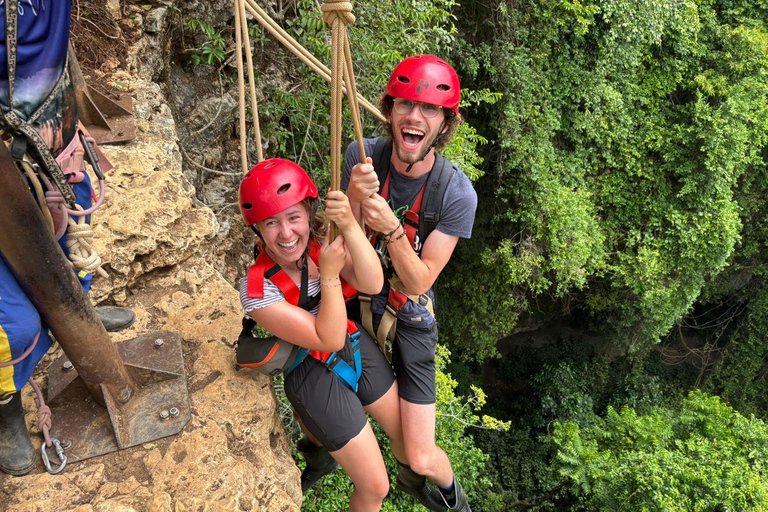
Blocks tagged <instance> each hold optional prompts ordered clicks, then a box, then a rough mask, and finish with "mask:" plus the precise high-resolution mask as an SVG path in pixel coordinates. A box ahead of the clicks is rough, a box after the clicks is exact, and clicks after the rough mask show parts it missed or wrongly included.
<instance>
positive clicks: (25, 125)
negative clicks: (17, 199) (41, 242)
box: [0, 0, 75, 209]
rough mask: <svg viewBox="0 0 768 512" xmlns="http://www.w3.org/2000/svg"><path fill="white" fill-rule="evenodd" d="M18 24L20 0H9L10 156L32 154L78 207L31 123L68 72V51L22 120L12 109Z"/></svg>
mask: <svg viewBox="0 0 768 512" xmlns="http://www.w3.org/2000/svg"><path fill="white" fill-rule="evenodd" d="M18 28H19V0H6V2H5V41H6V44H5V46H6V52H7V56H8V110H7V111H5V109H3V112H2V116H1V117H0V123H2V125H3V129H4V130H6V131H7V132H9V133H10V134H11V135H13V142H12V144H11V156H12V157H13V159H14V160H16V161H17V162H18V161H21V160H23V159H24V155H25V154H27V153H29V155H30V156H31V157H32V158H33V159H34V160H35V162H37V164H38V165H40V167H42V169H43V171H44V172H45V174H47V175H48V176H49V177H50V178H51V180H53V182H54V183H55V184H56V187H57V188H58V189H59V191H60V192H61V195H62V196H63V197H64V202H65V203H66V204H67V206H68V207H69V208H71V209H75V193H74V191H73V190H72V187H71V186H70V184H69V183H68V182H67V178H66V177H65V176H64V173H62V172H61V169H60V168H59V165H58V164H57V163H56V160H55V159H54V158H53V154H51V150H50V149H49V148H48V145H47V144H46V143H45V141H44V140H43V138H42V137H41V136H40V134H39V133H37V130H35V129H34V128H33V127H32V123H34V122H35V120H36V119H37V118H38V117H40V115H41V114H42V113H43V112H44V111H45V109H46V108H48V106H49V105H50V104H51V102H52V101H53V98H54V97H56V95H57V93H58V91H59V90H60V89H61V88H62V87H63V85H64V83H65V81H66V80H67V79H68V76H69V71H68V67H69V53H67V56H66V58H65V62H64V68H63V70H62V72H61V76H60V77H59V80H58V81H57V82H56V84H55V85H54V87H53V90H51V92H50V94H49V95H48V97H47V98H46V99H45V101H44V102H43V103H42V104H41V105H40V106H39V107H38V108H37V110H36V111H35V112H34V113H33V114H32V115H31V116H30V118H29V119H28V120H26V121H25V120H23V119H22V118H21V117H19V116H18V115H17V114H16V113H15V112H14V111H13V89H14V81H15V80H16V56H17V52H18Z"/></svg>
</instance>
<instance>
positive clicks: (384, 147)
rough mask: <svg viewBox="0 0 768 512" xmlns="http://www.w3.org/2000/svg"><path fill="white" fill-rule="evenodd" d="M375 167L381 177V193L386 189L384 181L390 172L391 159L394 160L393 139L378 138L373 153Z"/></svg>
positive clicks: (377, 174)
mask: <svg viewBox="0 0 768 512" xmlns="http://www.w3.org/2000/svg"><path fill="white" fill-rule="evenodd" d="M371 159H372V160H373V168H374V170H375V171H376V176H378V177H379V194H381V191H382V190H384V182H385V181H386V179H387V175H388V174H389V166H390V160H392V141H391V140H390V139H388V138H386V137H379V138H378V139H376V145H375V146H374V147H373V153H372V154H371Z"/></svg>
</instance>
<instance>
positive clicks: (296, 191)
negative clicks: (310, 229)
mask: <svg viewBox="0 0 768 512" xmlns="http://www.w3.org/2000/svg"><path fill="white" fill-rule="evenodd" d="M308 197H311V198H312V199H317V187H316V186H315V184H314V183H312V180H311V179H310V178H309V176H308V175H307V173H306V172H305V171H304V169H302V168H301V167H299V166H298V165H296V164H295V163H293V162H291V161H290V160H284V159H282V158H270V159H269V160H264V161H263V162H261V163H259V164H258V165H256V167H254V168H253V169H251V170H250V171H248V173H247V174H246V175H245V177H244V178H243V181H242V183H240V195H239V198H238V202H239V203H240V213H241V214H242V215H243V220H245V224H246V225H248V226H252V225H254V224H256V223H257V222H261V221H262V220H264V219H266V218H268V217H271V216H273V215H275V214H276V213H279V212H281V211H283V210H285V209H286V208H289V207H291V206H293V205H295V204H296V203H300V202H301V201H303V200H304V199H306V198H308Z"/></svg>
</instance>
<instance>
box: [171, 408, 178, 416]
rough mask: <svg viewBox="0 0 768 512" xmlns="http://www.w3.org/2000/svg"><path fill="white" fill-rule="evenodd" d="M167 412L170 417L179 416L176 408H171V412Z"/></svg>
mask: <svg viewBox="0 0 768 512" xmlns="http://www.w3.org/2000/svg"><path fill="white" fill-rule="evenodd" d="M169 412H170V413H171V416H178V415H179V409H178V407H171V410H170V411H169Z"/></svg>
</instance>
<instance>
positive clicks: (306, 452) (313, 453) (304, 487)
mask: <svg viewBox="0 0 768 512" xmlns="http://www.w3.org/2000/svg"><path fill="white" fill-rule="evenodd" d="M293 417H294V418H295V419H296V422H297V423H298V424H299V427H301V431H302V432H303V433H304V437H302V438H301V439H299V441H298V442H297V443H296V450H297V451H298V452H299V453H300V454H301V455H302V457H304V462H305V463H306V467H305V468H304V471H302V472H301V492H303V493H305V494H306V492H307V491H308V490H310V489H311V488H312V487H314V486H315V484H316V483H317V482H319V481H320V480H321V479H322V478H323V477H324V476H326V475H330V474H331V473H333V472H334V471H336V468H338V467H339V463H338V462H336V460H335V459H334V458H333V457H332V456H331V454H330V453H329V452H328V450H326V449H325V447H324V446H323V444H322V443H321V442H320V441H319V440H318V439H317V438H316V437H315V436H314V435H312V432H310V431H309V429H308V428H307V427H306V426H304V422H303V421H301V417H300V416H299V415H298V414H296V411H294V412H293Z"/></svg>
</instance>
